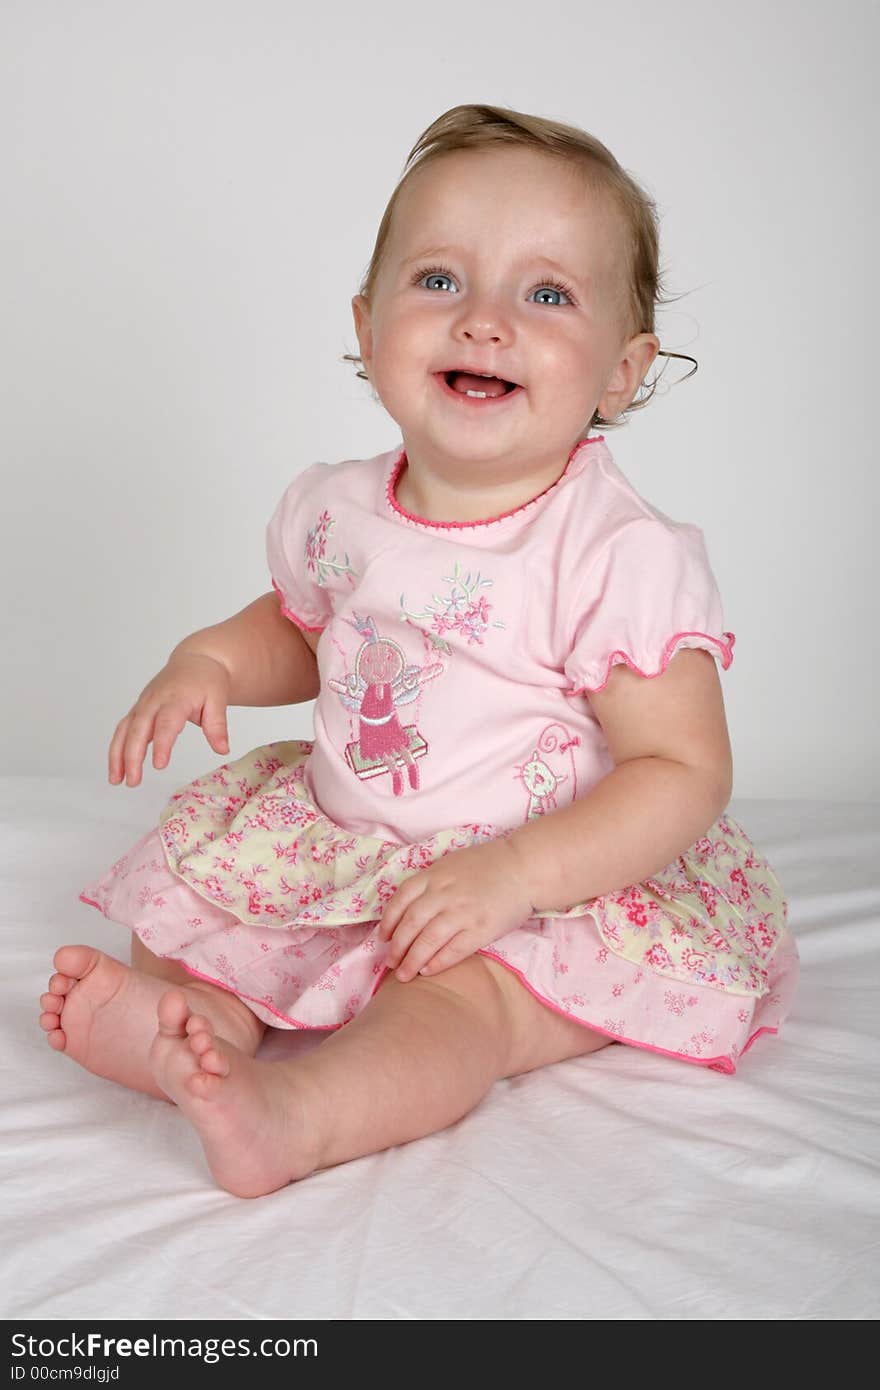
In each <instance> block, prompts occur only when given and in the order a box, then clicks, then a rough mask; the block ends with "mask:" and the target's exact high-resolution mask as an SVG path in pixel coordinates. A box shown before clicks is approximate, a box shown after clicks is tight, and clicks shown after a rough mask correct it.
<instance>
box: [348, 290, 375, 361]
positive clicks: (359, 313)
mask: <svg viewBox="0 0 880 1390" xmlns="http://www.w3.org/2000/svg"><path fill="white" fill-rule="evenodd" d="M351 311H352V313H353V314H354V331H355V333H356V334H357V340H358V347H359V349H360V355H361V361H362V362H363V364H364V371H365V372H369V369H370V366H369V364H370V359H371V358H372V356H373V332H372V328H371V326H370V306H369V304H368V303H367V301H366V299H365V298H364V296H363V295H362V294H356V295H355V296H354V298H353V299H352V301H351Z"/></svg>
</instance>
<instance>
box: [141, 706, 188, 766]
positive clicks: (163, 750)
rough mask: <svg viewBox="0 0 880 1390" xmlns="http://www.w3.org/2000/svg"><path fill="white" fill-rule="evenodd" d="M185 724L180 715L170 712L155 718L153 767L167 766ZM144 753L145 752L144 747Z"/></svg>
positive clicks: (161, 713) (167, 711) (162, 713)
mask: <svg viewBox="0 0 880 1390" xmlns="http://www.w3.org/2000/svg"><path fill="white" fill-rule="evenodd" d="M185 723H186V720H185V719H184V718H183V717H182V715H179V714H175V713H174V712H173V711H172V710H166V711H164V712H160V714H159V715H158V716H157V719H156V725H155V729H154V730H153V767H155V768H162V767H166V766H167V764H168V759H169V758H170V757H171V750H172V748H173V747H174V744H175V742H176V740H177V735H178V734H179V733H180V731H181V729H182V728H183V726H184V724H185ZM144 752H146V745H144Z"/></svg>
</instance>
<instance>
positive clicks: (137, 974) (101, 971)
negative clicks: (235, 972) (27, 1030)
mask: <svg viewBox="0 0 880 1390" xmlns="http://www.w3.org/2000/svg"><path fill="white" fill-rule="evenodd" d="M54 963H55V969H56V971H57V972H58V973H57V974H55V975H53V976H52V978H51V979H50V981H49V988H48V991H47V993H45V994H43V995H41V996H40V1007H41V1008H42V1010H43V1012H42V1014H41V1015H40V1027H41V1028H42V1029H43V1030H44V1032H45V1033H46V1035H47V1041H48V1043H49V1046H50V1047H54V1048H55V1050H56V1052H65V1053H66V1054H67V1056H68V1057H71V1058H72V1059H73V1061H75V1062H79V1064H80V1066H83V1067H85V1068H86V1070H87V1071H91V1072H94V1073H95V1075H96V1076H104V1077H107V1078H108V1079H109V1080H110V1081H118V1082H120V1083H121V1085H123V1086H130V1087H131V1088H132V1090H135V1091H146V1093H147V1094H148V1095H151V1096H157V1097H159V1098H160V1099H161V1100H166V1099H167V1094H166V1092H165V1091H164V1090H163V1089H162V1088H161V1087H160V1086H158V1085H157V1083H156V1080H155V1078H154V1076H153V1073H152V1070H151V1068H150V1063H149V1055H150V1046H151V1044H152V1042H153V1039H154V1037H155V1036H156V1009H157V1007H158V1003H159V1000H160V999H161V998H162V995H163V994H164V993H165V992H166V990H167V988H168V982H167V980H161V979H159V978H158V976H155V975H147V974H145V973H144V972H143V971H141V970H132V969H131V968H130V967H129V966H127V965H123V963H122V961H121V960H116V959H115V958H114V957H113V956H107V955H105V954H104V952H103V951H99V950H97V949H96V948H95V947H93V946H61V947H60V948H59V949H58V950H57V951H56V952H55V957H54ZM210 988H211V987H210V986H208V987H207V988H206V987H197V986H193V998H194V999H198V1007H199V1008H201V1009H204V1010H206V1011H207V1012H210V1013H211V1014H212V1016H213V1017H214V1021H215V1023H218V1025H219V1026H221V1027H223V1028H224V1032H226V1031H229V1032H230V1034H231V1035H232V1036H234V1037H235V1038H236V1039H237V1040H238V1041H241V1042H242V1044H243V1045H244V1046H246V1047H250V1036H249V1034H248V1023H247V1019H250V1021H251V1022H252V1024H253V1049H252V1050H253V1051H256V1048H257V1046H258V1044H259V1040H260V1036H261V1033H262V1025H260V1024H258V1021H257V1019H256V1018H254V1016H253V1015H252V1014H250V1011H249V1010H247V1009H246V1008H245V1005H243V1004H242V1002H241V1001H240V1000H239V999H236V998H234V997H233V996H232V995H228V996H227V995H226V994H225V992H224V991H222V990H220V989H219V988H217V989H215V990H213V991H212V993H215V994H216V996H217V998H216V999H214V998H209V996H208V994H207V989H210ZM236 1010H237V1011H239V1013H240V1014H241V1018H239V1017H238V1015H237V1014H236V1012H235V1011H236ZM245 1015H247V1018H245V1017H244V1016H245ZM227 1024H228V1025H229V1026H228V1028H227V1026H226V1025H227Z"/></svg>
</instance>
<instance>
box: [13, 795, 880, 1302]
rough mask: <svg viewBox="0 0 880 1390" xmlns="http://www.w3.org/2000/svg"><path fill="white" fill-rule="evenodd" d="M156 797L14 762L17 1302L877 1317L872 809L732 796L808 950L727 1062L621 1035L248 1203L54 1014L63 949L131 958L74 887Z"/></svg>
mask: <svg viewBox="0 0 880 1390" xmlns="http://www.w3.org/2000/svg"><path fill="white" fill-rule="evenodd" d="M166 795H167V788H166V784H165V783H164V781H163V782H162V783H161V785H159V784H158V782H157V783H155V784H153V785H151V786H150V787H149V788H143V789H141V790H140V791H138V792H130V791H127V790H126V789H124V788H110V787H106V786H95V785H92V784H85V783H77V782H73V781H61V780H48V779H42V780H41V779H35V778H34V779H30V778H21V777H18V778H7V779H3V780H2V781H0V865H2V875H3V884H4V889H5V891H4V892H3V895H2V903H0V913H2V922H3V926H4V929H5V933H6V951H5V961H6V969H5V970H4V972H3V979H2V982H0V990H2V1004H3V1008H2V1018H3V1024H4V1032H5V1037H4V1040H3V1052H4V1055H5V1058H6V1061H7V1063H8V1064H9V1065H8V1071H7V1080H6V1083H5V1092H6V1099H7V1103H6V1105H5V1107H4V1110H3V1121H2V1131H3V1173H2V1176H3V1191H4V1204H3V1205H4V1216H5V1222H4V1225H5V1231H4V1234H3V1240H2V1260H3V1265H4V1269H3V1272H2V1288H3V1298H4V1306H3V1308H2V1314H3V1316H4V1317H5V1318H7V1319H12V1318H19V1317H27V1318H65V1319H68V1318H85V1317H105V1318H106V1317H120V1318H138V1319H144V1320H152V1319H158V1318H162V1317H168V1318H186V1317H199V1318H223V1317H244V1318H274V1317H284V1318H310V1317H316V1318H342V1319H351V1318H357V1319H374V1318H391V1319H401V1318H429V1319H440V1318H502V1319H506V1318H540V1319H545V1318H563V1319H592V1318H618V1319H620V1318H648V1319H666V1318H698V1319H703V1318H720V1319H731V1318H761V1319H763V1318H808V1319H819V1318H836V1319H840V1318H845V1319H849V1318H874V1317H876V1316H877V1315H878V1312H880V1295H878V1285H880V1281H878V1273H880V1200H878V1199H880V1183H878V1167H880V1145H878V1129H877V1112H878V1105H877V1099H878V1085H877V1076H878V1052H877V1037H878V1033H880V1021H878V993H880V960H878V958H880V938H878V932H877V926H878V918H880V867H878V866H880V806H876V805H861V804H852V803H846V804H840V803H836V804H805V803H789V802H786V803H783V802H736V803H734V805H733V807H732V811H733V814H734V815H735V816H737V818H738V819H740V820H741V821H742V822H743V823H744V824H745V826H746V828H747V830H748V831H749V833H750V834H751V835H752V837H753V838H754V839H755V840H756V841H757V842H758V844H759V845H761V847H762V848H763V849H764V850H765V852H766V853H767V855H768V857H769V859H770V862H771V863H772V864H773V866H774V867H775V869H776V871H777V873H778V874H779V877H780V879H781V880H782V882H783V885H784V886H785V888H786V890H787V893H788V898H789V904H790V910H791V918H792V922H793V925H794V928H795V932H796V934H797V937H798V940H799V944H800V949H801V960H802V971H803V973H802V979H801V986H800V992H799V996H798V998H797V1001H796V1004H795V1008H794V1011H793V1014H792V1015H791V1016H790V1018H789V1020H788V1022H787V1024H786V1025H785V1027H784V1029H783V1031H782V1032H781V1033H780V1034H779V1035H778V1036H777V1037H764V1038H760V1039H759V1040H758V1041H757V1042H756V1043H755V1045H754V1046H753V1048H752V1049H751V1051H750V1052H749V1053H748V1054H747V1055H746V1056H745V1057H744V1058H743V1059H742V1062H741V1064H740V1069H739V1071H738V1072H737V1074H736V1075H735V1076H733V1077H729V1076H724V1075H721V1074H719V1073H717V1072H712V1071H707V1070H705V1069H704V1068H701V1067H695V1066H689V1065H687V1064H686V1063H683V1062H678V1061H674V1060H671V1059H666V1058H663V1057H661V1056H658V1055H656V1054H652V1053H647V1052H640V1051H638V1050H636V1049H634V1048H631V1047H623V1046H615V1047H610V1048H607V1049H605V1050H603V1051H601V1052H599V1053H598V1054H597V1055H596V1056H595V1057H592V1058H581V1059H577V1060H575V1061H571V1062H565V1063H561V1064H559V1065H558V1066H555V1067H553V1068H549V1069H545V1070H543V1071H541V1072H535V1073H532V1074H530V1075H528V1076H523V1077H517V1078H515V1079H513V1080H510V1081H505V1082H501V1083H499V1084H498V1085H497V1086H496V1087H495V1088H494V1090H493V1092H492V1093H491V1094H490V1096H489V1097H488V1098H487V1099H486V1100H485V1101H484V1102H483V1104H482V1105H481V1106H480V1107H479V1108H478V1109H477V1110H476V1111H474V1112H473V1113H472V1114H471V1115H469V1116H467V1117H466V1118H465V1119H464V1120H462V1121H461V1122H459V1123H458V1124H456V1125H454V1126H452V1127H451V1128H450V1129H448V1130H445V1131H444V1132H443V1133H441V1134H437V1135H433V1136H431V1137H430V1138H428V1139H423V1140H420V1141H418V1142H416V1143H414V1144H409V1145H406V1146H404V1147H402V1148H399V1149H393V1150H389V1151H387V1152H386V1153H383V1154H378V1155H373V1156H372V1157H369V1158H363V1159H359V1160H358V1161H357V1162H354V1163H349V1164H346V1165H343V1166H342V1167H339V1168H333V1169H328V1170H326V1171H325V1172H322V1173H319V1174H316V1175H315V1176H313V1177H311V1178H309V1179H307V1180H306V1181H305V1182H303V1183H300V1184H298V1185H295V1186H291V1187H288V1188H286V1189H284V1190H283V1191H281V1192H278V1193H274V1194H273V1195H271V1196H268V1197H262V1198H260V1199H258V1200H256V1201H250V1202H248V1201H242V1200H239V1199H237V1198H235V1197H231V1196H229V1195H227V1194H226V1193H224V1192H221V1191H218V1190H217V1189H216V1188H215V1187H214V1186H213V1184H212V1182H211V1180H210V1178H209V1176H208V1173H207V1170H206V1168H205V1167H204V1164H203V1160H202V1156H201V1150H200V1148H199V1145H198V1141H197V1140H196V1138H195V1136H194V1134H193V1133H192V1131H191V1130H190V1129H189V1127H188V1125H187V1123H186V1121H185V1120H184V1119H183V1117H182V1116H181V1115H179V1114H178V1113H177V1112H176V1111H175V1110H174V1109H172V1108H171V1107H170V1106H166V1105H164V1104H163V1103H162V1102H159V1101H154V1100H151V1099H149V1098H148V1097H145V1096H141V1095H137V1094H134V1093H132V1092H128V1091H125V1090H124V1089H122V1088H121V1087H117V1086H114V1085H113V1084H112V1083H110V1082H107V1081H103V1080H100V1079H98V1078H96V1077H93V1076H90V1075H89V1074H88V1073H86V1072H84V1071H82V1070H81V1069H80V1068H78V1067H77V1066H75V1065H74V1064H73V1063H71V1062H69V1061H68V1060H67V1059H66V1058H65V1057H63V1056H62V1055H59V1054H56V1053H54V1052H52V1051H51V1049H50V1048H49V1047H48V1046H47V1044H46V1041H45V1037H44V1035H43V1033H42V1032H41V1031H40V1029H39V1027H38V1025H37V1016H38V1012H39V1010H38V1006H37V996H38V995H39V994H40V992H41V991H42V990H44V989H45V987H46V980H47V978H48V975H49V974H50V973H51V957H52V953H53V951H54V949H55V947H56V946H57V945H60V944H61V943H63V942H76V941H88V942H92V943H93V944H95V945H97V946H100V947H102V948H103V949H105V950H108V951H110V952H111V953H113V954H117V955H120V956H122V957H123V958H125V959H127V951H128V945H129V942H128V933H127V932H126V931H125V930H124V929H123V928H121V927H116V926H114V925H113V924H111V923H108V922H106V921H105V920H104V918H103V917H101V916H100V914H98V913H97V912H95V911H94V909H91V908H88V907H85V906H83V905H82V904H80V903H79V902H78V901H77V893H78V892H79V889H80V887H81V886H82V884H83V883H85V882H86V881H87V880H88V879H89V878H90V877H92V876H93V875H94V874H95V873H96V872H97V871H99V870H101V869H103V868H104V867H105V866H106V865H107V864H108V863H110V862H111V861H112V860H113V859H114V858H115V857H116V856H117V855H118V854H120V853H121V852H122V851H123V850H124V849H125V848H127V847H128V845H129V844H130V843H131V842H132V841H133V839H134V838H136V837H137V835H139V834H140V833H141V831H142V830H143V829H146V828H147V826H148V825H149V824H150V823H151V822H152V820H153V819H154V818H155V814H156V813H157V812H158V810H159V808H160V806H161V805H162V804H163V802H164V800H165V798H166ZM309 1045H313V1038H312V1037H311V1036H304V1035H288V1034H285V1035H281V1034H275V1035H274V1036H273V1037H272V1039H271V1041H270V1042H269V1043H268V1044H267V1045H266V1046H267V1051H268V1055H274V1056H277V1055H282V1054H284V1055H287V1054H288V1053H290V1052H293V1051H295V1050H296V1049H297V1048H299V1047H303V1046H309Z"/></svg>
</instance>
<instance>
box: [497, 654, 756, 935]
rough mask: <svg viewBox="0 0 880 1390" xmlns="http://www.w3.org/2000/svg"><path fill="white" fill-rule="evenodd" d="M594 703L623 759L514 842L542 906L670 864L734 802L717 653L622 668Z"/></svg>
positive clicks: (604, 889) (617, 885)
mask: <svg viewBox="0 0 880 1390" xmlns="http://www.w3.org/2000/svg"><path fill="white" fill-rule="evenodd" d="M589 698H590V704H591V705H592V708H593V711H594V713H595V715H596V718H597V719H598V720H599V723H600V724H601V725H602V730H603V732H604V734H605V737H606V739H607V741H608V747H609V750H610V752H611V756H612V758H613V759H614V763H615V766H614V768H613V770H612V771H611V772H609V773H608V774H607V776H605V777H604V778H603V779H602V781H601V782H598V783H597V784H596V786H595V787H594V788H593V789H592V791H590V792H589V793H588V794H587V795H586V796H585V797H583V798H582V799H580V800H578V801H574V802H572V804H571V805H570V806H566V807H563V808H562V809H561V810H559V811H556V812H553V813H552V814H551V815H549V816H546V817H544V818H542V819H541V820H536V821H531V822H530V823H529V824H528V825H524V826H522V827H521V828H520V829H518V830H515V831H514V832H513V834H512V835H510V836H509V837H508V840H507V843H508V844H509V846H510V847H511V849H512V850H513V851H514V853H515V857H516V863H517V868H516V872H517V875H518V876H519V877H520V878H521V879H522V882H523V886H524V887H525V888H526V890H527V892H528V895H529V897H530V899H531V902H532V903H533V905H534V906H535V907H536V908H549V907H559V908H564V907H566V906H568V905H570V904H572V903H576V902H585V901H586V900H587V899H589V898H595V897H599V896H601V895H602V894H603V893H610V892H614V891H616V890H618V889H621V888H625V887H627V885H628V884H630V883H639V882H641V881H642V880H643V879H646V878H650V876H651V875H652V874H655V873H657V872H658V871H659V870H660V869H663V868H665V867H666V865H667V864H669V863H671V862H672V860H673V859H675V858H676V857H677V856H678V855H679V854H681V853H682V852H683V851H684V850H686V849H687V848H688V847H689V846H690V845H692V844H693V843H694V841H695V840H697V839H699V837H700V836H701V835H703V834H705V832H706V831H707V830H708V828H709V826H710V825H711V824H712V823H713V821H715V820H716V819H717V818H718V816H719V815H720V814H721V813H722V811H723V810H724V808H725V807H726V806H727V803H728V801H729V800H730V793H731V786H732V777H733V770H732V762H731V752H730V739H729V736H728V731H727V720H726V718H725V715H724V700H723V697H722V693H721V682H720V681H719V679H718V671H717V669H716V666H715V661H714V658H713V657H711V656H710V655H709V653H708V652H706V651H702V650H700V649H697V650H692V651H691V650H688V651H681V652H679V653H678V654H677V655H676V656H675V657H674V658H673V659H672V661H671V662H670V663H669V666H668V667H667V669H666V671H665V672H664V673H663V675H662V676H654V677H652V678H647V679H646V678H645V677H644V676H639V675H636V673H635V672H634V671H631V670H630V669H629V667H627V666H614V667H612V670H611V675H610V678H609V680H608V684H607V685H606V686H605V689H604V690H602V691H600V692H597V693H595V694H593V695H591V696H590V697H589Z"/></svg>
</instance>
